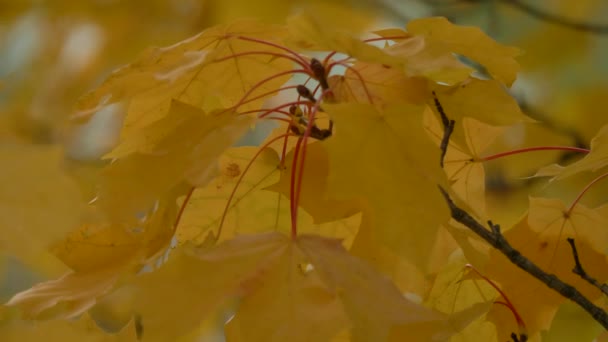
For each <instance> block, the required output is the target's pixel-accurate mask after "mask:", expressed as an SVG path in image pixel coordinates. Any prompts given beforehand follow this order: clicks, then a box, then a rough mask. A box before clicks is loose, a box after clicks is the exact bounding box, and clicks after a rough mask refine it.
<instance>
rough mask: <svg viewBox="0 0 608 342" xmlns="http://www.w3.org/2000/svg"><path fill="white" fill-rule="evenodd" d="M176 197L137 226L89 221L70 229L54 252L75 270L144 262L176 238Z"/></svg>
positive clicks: (84, 270)
mask: <svg viewBox="0 0 608 342" xmlns="http://www.w3.org/2000/svg"><path fill="white" fill-rule="evenodd" d="M176 215H177V207H176V205H175V198H172V199H169V200H166V201H163V202H160V203H159V204H158V206H157V208H156V210H155V211H154V212H152V213H151V214H150V216H149V217H147V218H146V219H145V220H144V221H142V222H141V223H140V224H139V225H137V226H131V225H128V224H118V223H112V222H99V223H88V224H85V225H83V226H82V227H80V228H79V229H77V230H75V231H73V232H71V233H70V234H68V235H67V236H66V238H65V239H64V240H63V241H61V243H58V244H56V245H55V246H53V249H52V252H53V253H54V254H55V255H56V256H57V257H58V258H59V259H60V260H61V261H62V262H63V263H65V264H66V265H67V266H68V267H70V268H71V269H72V270H74V271H76V272H87V271H90V270H95V269H102V268H106V267H113V266H121V265H123V266H124V265H129V264H133V265H137V264H144V263H146V262H147V261H148V260H150V259H151V258H153V257H154V256H156V255H157V254H158V253H159V252H161V251H163V250H164V249H165V248H166V247H167V246H168V245H169V243H170V241H171V238H172V237H173V233H174V230H173V222H174V221H175V217H176Z"/></svg>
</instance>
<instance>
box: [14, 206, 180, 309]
mask: <svg viewBox="0 0 608 342" xmlns="http://www.w3.org/2000/svg"><path fill="white" fill-rule="evenodd" d="M175 213H176V208H175V199H173V200H172V201H171V200H169V201H167V202H165V203H161V204H159V207H158V208H157V210H156V211H155V212H154V213H152V214H151V217H149V218H148V219H147V220H145V221H144V222H142V223H141V225H140V226H139V227H133V228H132V229H128V228H129V226H127V225H117V224H100V225H98V226H95V225H84V226H83V227H81V228H80V229H78V230H76V231H74V232H73V233H71V234H70V235H68V237H67V238H66V239H65V241H63V242H62V243H60V244H58V245H57V246H55V247H54V250H53V252H54V254H55V255H56V256H57V257H58V258H59V259H61V261H63V262H64V263H65V264H66V265H67V266H69V267H70V268H72V269H73V270H74V272H70V273H67V274H65V275H64V276H62V277H61V278H59V279H56V280H50V281H46V282H43V283H39V284H37V285H34V286H33V287H32V288H30V289H28V290H25V291H22V292H19V293H17V294H16V295H14V296H13V297H12V298H11V299H10V300H9V301H8V302H7V303H6V305H11V306H18V307H20V308H22V310H23V311H24V313H25V314H26V315H27V316H30V317H39V316H41V315H47V316H52V317H55V318H62V317H63V318H70V317H75V316H77V315H79V314H81V313H83V312H85V311H86V310H88V309H89V308H91V307H92V306H93V305H95V303H96V302H97V300H98V298H99V297H101V296H103V295H105V294H107V293H108V292H109V291H110V290H111V289H112V288H113V287H114V285H115V284H116V282H117V280H118V279H119V277H121V276H123V275H125V274H129V273H131V272H136V271H138V270H139V269H140V268H141V266H142V265H144V264H145V263H148V262H150V260H153V259H154V258H155V257H157V256H158V254H160V253H161V252H163V251H164V250H165V248H166V247H167V246H168V245H169V243H170V241H171V238H172V237H173V229H172V226H173V225H172V224H173V222H174V220H175Z"/></svg>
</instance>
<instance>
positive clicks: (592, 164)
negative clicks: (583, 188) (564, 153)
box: [543, 126, 608, 179]
mask: <svg viewBox="0 0 608 342" xmlns="http://www.w3.org/2000/svg"><path fill="white" fill-rule="evenodd" d="M607 138H608V126H604V127H602V128H601V129H600V130H599V131H598V132H597V134H596V135H595V137H593V139H592V140H591V151H590V152H589V153H588V154H587V155H586V156H585V157H584V158H582V159H581V160H579V161H577V162H575V163H572V164H570V165H568V166H566V167H565V168H559V167H557V168H556V166H553V168H552V169H549V170H548V169H546V168H545V169H543V173H545V174H547V173H548V175H550V176H553V175H555V179H563V178H566V177H570V176H573V175H576V174H578V173H580V172H583V171H597V170H599V169H601V168H603V167H605V166H606V165H608V148H607V146H608V141H607Z"/></svg>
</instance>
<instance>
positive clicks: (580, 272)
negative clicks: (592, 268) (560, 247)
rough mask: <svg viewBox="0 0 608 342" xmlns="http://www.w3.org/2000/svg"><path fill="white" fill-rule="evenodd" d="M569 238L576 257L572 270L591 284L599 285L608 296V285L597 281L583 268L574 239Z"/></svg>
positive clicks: (573, 254)
mask: <svg viewBox="0 0 608 342" xmlns="http://www.w3.org/2000/svg"><path fill="white" fill-rule="evenodd" d="M567 240H568V243H569V244H570V247H572V256H573V257H574V268H573V269H572V272H573V273H574V274H576V275H578V276H580V277H581V278H583V279H584V280H585V281H586V282H588V283H589V284H591V285H593V286H595V287H597V288H598V289H599V290H600V291H602V293H603V294H605V295H607V296H608V285H606V284H600V282H599V281H597V280H596V279H595V278H593V277H591V276H590V275H589V274H587V272H585V269H583V265H582V264H581V261H580V259H579V257H578V251H577V250H576V245H575V244H574V239H573V238H568V239H567Z"/></svg>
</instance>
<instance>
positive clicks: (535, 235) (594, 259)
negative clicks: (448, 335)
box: [485, 200, 608, 340]
mask: <svg viewBox="0 0 608 342" xmlns="http://www.w3.org/2000/svg"><path fill="white" fill-rule="evenodd" d="M537 202H538V203H539V205H536V204H534V202H532V204H533V205H534V207H533V208H531V210H530V213H529V215H527V216H524V217H523V218H522V219H521V220H520V221H519V222H518V224H517V225H516V226H515V227H513V228H511V229H510V230H508V231H506V232H505V233H504V236H505V239H507V240H508V241H509V243H510V244H512V245H513V246H517V248H518V251H519V252H520V253H522V255H525V256H526V257H527V258H528V259H529V260H531V261H532V262H534V263H535V264H537V265H538V266H539V267H541V268H543V269H544V270H546V272H548V273H552V274H554V275H555V276H557V277H559V278H560V279H562V281H564V282H566V283H568V284H570V285H572V286H574V287H575V288H576V289H578V290H579V291H580V292H581V293H583V295H585V296H587V297H588V298H591V299H592V300H593V299H597V298H600V296H601V295H602V294H601V292H600V291H599V290H598V289H597V288H595V287H593V286H592V285H590V284H589V283H587V282H586V281H584V280H583V279H581V278H580V277H579V276H578V275H576V274H574V272H572V268H573V267H574V257H573V255H572V250H571V248H570V246H569V244H568V242H567V241H566V238H568V237H573V238H575V242H576V247H577V249H578V251H579V254H580V257H581V258H582V260H583V261H582V262H583V266H584V267H585V271H586V272H588V273H589V274H593V276H594V277H595V278H597V279H600V281H603V280H605V279H608V273H607V270H608V265H607V260H606V255H605V254H604V252H603V250H602V251H601V252H599V251H597V250H596V247H594V245H595V244H596V242H595V241H594V240H590V239H589V238H588V237H586V236H585V235H584V232H585V230H584V229H586V228H587V227H582V226H579V225H578V224H577V223H582V222H585V223H589V219H588V218H586V217H585V216H584V215H579V214H577V215H574V216H572V218H571V219H565V218H563V216H562V215H561V212H559V217H555V215H557V214H558V212H557V211H555V210H554V208H552V207H551V206H549V207H544V206H543V205H542V204H543V203H547V202H549V203H551V202H554V201H547V200H541V201H537ZM587 210H588V209H587ZM534 211H537V212H538V213H534ZM550 217H553V219H552V220H551V221H549V222H548V221H546V219H549V218H550ZM581 219H582V220H583V221H580V220H581ZM573 227H576V228H577V230H572V229H573ZM600 227H603V226H600ZM600 227H598V228H599V229H601V228H600ZM578 228H580V229H583V230H582V231H578ZM589 229H592V227H589ZM599 229H598V230H595V233H594V236H597V235H596V234H602V232H601V231H600V230H599ZM581 233H582V234H581ZM600 240H601V239H600ZM603 246H605V245H603ZM485 269H486V274H485V275H486V276H488V277H490V278H491V279H493V280H494V281H496V282H497V283H499V284H500V286H501V289H502V290H503V291H504V292H505V293H506V294H507V295H508V296H509V300H510V301H511V302H512V303H513V305H514V307H515V309H516V310H517V312H518V313H519V314H520V315H521V317H522V319H523V321H524V322H525V324H526V328H527V330H528V333H529V335H530V336H535V335H536V334H539V332H540V331H541V330H547V329H549V328H550V326H551V322H552V320H553V318H554V316H555V314H556V312H557V310H558V307H559V305H560V304H562V303H563V302H564V301H565V298H564V297H562V296H560V295H559V294H558V293H557V292H553V291H548V290H547V288H546V286H545V285H544V284H543V283H541V282H540V281H538V280H537V279H535V278H533V277H532V276H530V275H529V274H528V273H525V272H524V271H522V270H521V269H519V268H518V267H516V266H515V265H513V264H512V263H511V262H510V261H509V260H508V259H507V258H506V257H505V256H503V255H502V254H500V253H499V252H497V251H495V250H492V251H491V252H490V260H489V261H488V263H487V265H486V268H485ZM488 320H490V321H492V322H494V323H495V324H496V327H497V330H498V337H499V340H504V339H506V338H509V335H510V333H511V332H513V331H514V329H515V327H514V322H513V315H512V314H511V313H510V312H509V311H508V310H506V309H505V308H501V307H498V306H496V307H494V308H493V310H491V313H490V316H488Z"/></svg>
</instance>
